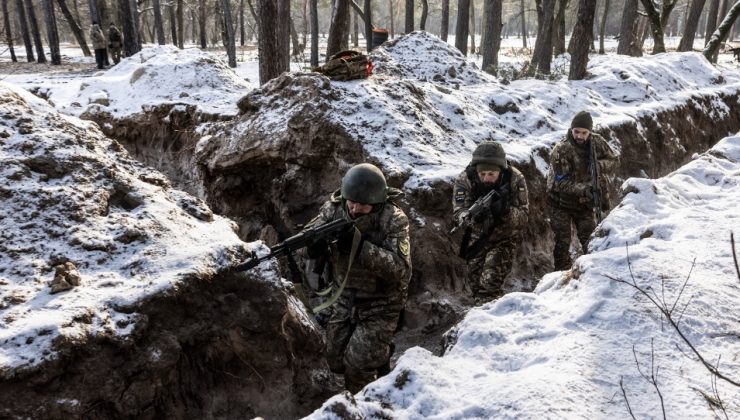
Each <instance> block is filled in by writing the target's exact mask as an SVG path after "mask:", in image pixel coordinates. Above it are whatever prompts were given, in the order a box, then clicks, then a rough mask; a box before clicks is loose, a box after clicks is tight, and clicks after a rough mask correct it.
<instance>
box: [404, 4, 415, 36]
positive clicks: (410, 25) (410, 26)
mask: <svg viewBox="0 0 740 420" xmlns="http://www.w3.org/2000/svg"><path fill="white" fill-rule="evenodd" d="M405 16H406V20H405V21H404V27H403V33H405V34H407V33H410V32H414V0H406V15H405Z"/></svg>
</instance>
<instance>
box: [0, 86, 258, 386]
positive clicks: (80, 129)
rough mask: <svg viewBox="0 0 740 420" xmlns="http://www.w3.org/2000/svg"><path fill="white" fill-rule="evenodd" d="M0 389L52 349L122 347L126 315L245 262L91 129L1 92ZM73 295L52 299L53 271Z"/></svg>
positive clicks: (198, 211)
mask: <svg viewBox="0 0 740 420" xmlns="http://www.w3.org/2000/svg"><path fill="white" fill-rule="evenodd" d="M0 103H2V104H3V105H2V107H1V108H0V116H1V117H2V118H0V225H2V230H1V231H0V378H3V377H7V376H8V375H12V374H13V372H14V371H15V370H17V369H24V368H30V367H33V366H35V365H38V364H40V363H42V362H43V361H45V360H53V359H54V358H56V356H57V354H56V353H55V343H57V344H58V343H60V342H65V341H67V342H78V343H82V342H84V341H86V340H88V339H90V338H92V337H97V338H102V337H107V338H108V339H110V340H126V339H127V336H129V335H130V334H131V333H132V332H133V331H134V330H135V329H136V326H137V323H138V320H139V318H138V315H137V313H136V305H137V303H138V302H140V301H141V300H142V299H145V298H147V297H150V296H152V295H155V294H158V293H162V292H166V291H171V290H173V289H175V288H177V287H178V285H179V284H180V283H181V282H182V281H183V279H185V278H192V277H193V276H199V277H200V278H210V276H212V275H213V273H215V272H218V271H220V270H222V269H224V268H226V267H229V266H232V265H234V264H235V263H237V262H238V261H239V259H240V258H243V257H244V256H245V255H246V251H247V246H245V244H244V243H243V242H241V241H240V240H239V238H238V237H237V235H236V233H234V223H233V222H231V221H230V220H227V219H224V218H222V217H219V216H214V215H213V214H212V213H211V211H210V210H209V209H208V208H207V207H206V206H205V204H204V203H203V202H202V201H200V200H198V199H197V198H194V197H192V196H190V195H188V194H186V193H184V192H181V191H178V190H175V189H172V188H171V187H170V186H169V182H168V181H167V180H166V178H165V177H164V175H162V174H160V173H158V172H157V171H155V170H153V169H151V168H147V167H144V166H143V165H141V164H140V163H138V162H136V161H135V160H133V159H131V158H130V157H129V156H128V153H126V152H125V150H123V148H122V147H121V146H120V145H119V144H118V143H116V142H115V141H113V140H111V139H108V138H106V137H105V136H103V135H102V133H101V132H100V130H99V129H98V128H97V126H96V125H95V124H94V123H90V122H87V121H82V120H79V119H78V118H75V117H69V116H65V115H63V114H59V113H58V112H57V111H56V110H54V109H53V108H52V107H50V106H49V104H48V103H47V102H46V101H43V100H41V99H39V98H37V97H35V96H33V95H31V94H30V93H28V92H26V91H24V90H22V89H19V88H18V87H15V86H11V85H8V84H5V83H0ZM67 261H69V262H72V263H73V264H74V265H75V266H76V270H77V272H78V274H79V285H77V286H75V287H73V288H72V289H69V290H66V291H61V292H59V293H55V294H52V287H51V284H52V283H53V280H55V270H54V268H55V266H57V265H58V264H63V263H65V262H67Z"/></svg>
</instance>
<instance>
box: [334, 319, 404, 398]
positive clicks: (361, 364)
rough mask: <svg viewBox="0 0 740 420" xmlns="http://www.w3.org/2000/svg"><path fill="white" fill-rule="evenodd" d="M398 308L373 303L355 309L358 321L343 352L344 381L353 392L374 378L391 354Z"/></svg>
mask: <svg viewBox="0 0 740 420" xmlns="http://www.w3.org/2000/svg"><path fill="white" fill-rule="evenodd" d="M400 312H401V308H399V307H395V306H376V307H373V308H368V309H362V308H360V309H359V311H358V320H357V325H356V326H355V331H354V333H353V334H352V338H350V340H349V344H348V345H347V350H346V351H345V352H344V365H345V366H346V370H345V372H344V385H345V387H346V388H347V390H349V391H350V392H352V393H353V394H354V393H356V392H359V391H360V390H361V389H362V388H363V387H364V386H365V385H367V384H369V383H370V382H372V381H374V380H375V379H376V377H377V372H378V368H379V367H381V366H383V365H384V364H385V363H386V362H387V361H388V357H390V346H391V342H392V341H393V333H394V332H395V331H396V324H398V316H399V314H400Z"/></svg>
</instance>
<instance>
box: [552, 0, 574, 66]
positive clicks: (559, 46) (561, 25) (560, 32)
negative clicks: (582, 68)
mask: <svg viewBox="0 0 740 420" xmlns="http://www.w3.org/2000/svg"><path fill="white" fill-rule="evenodd" d="M567 8H568V0H558V13H557V14H556V15H555V21H554V22H553V25H552V40H553V41H552V53H553V55H556V56H558V55H560V54H562V53H564V52H565V9H567ZM571 39H572V38H571Z"/></svg>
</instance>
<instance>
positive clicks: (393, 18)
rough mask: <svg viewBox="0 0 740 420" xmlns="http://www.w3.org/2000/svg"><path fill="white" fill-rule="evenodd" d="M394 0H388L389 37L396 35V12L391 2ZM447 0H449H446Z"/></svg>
mask: <svg viewBox="0 0 740 420" xmlns="http://www.w3.org/2000/svg"><path fill="white" fill-rule="evenodd" d="M394 1H395V0H388V16H389V20H390V21H391V28H390V29H391V38H393V37H395V36H396V32H395V23H394V22H395V21H396V14H395V13H394V12H393V11H394V10H395V8H394V7H393V2H394ZM448 1H449V0H448Z"/></svg>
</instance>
